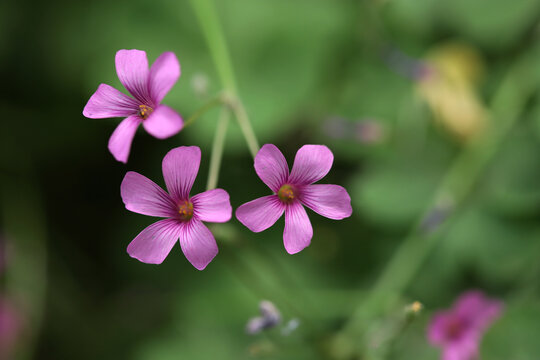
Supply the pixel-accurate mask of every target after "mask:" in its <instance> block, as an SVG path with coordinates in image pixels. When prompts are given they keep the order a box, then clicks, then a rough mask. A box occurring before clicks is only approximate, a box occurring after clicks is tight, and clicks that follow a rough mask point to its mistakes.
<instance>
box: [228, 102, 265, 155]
mask: <svg viewBox="0 0 540 360" xmlns="http://www.w3.org/2000/svg"><path fill="white" fill-rule="evenodd" d="M231 108H232V110H233V112H234V115H235V116H236V120H238V125H240V129H242V133H243V134H244V138H245V139H246V142H247V145H248V148H249V151H250V152H251V156H253V158H255V155H257V152H258V151H259V142H258V141H257V137H256V136H255V132H254V131H253V127H251V122H250V121H249V118H248V115H247V113H246V109H245V108H244V105H243V104H242V102H241V101H240V99H236V100H233V102H232V103H231Z"/></svg>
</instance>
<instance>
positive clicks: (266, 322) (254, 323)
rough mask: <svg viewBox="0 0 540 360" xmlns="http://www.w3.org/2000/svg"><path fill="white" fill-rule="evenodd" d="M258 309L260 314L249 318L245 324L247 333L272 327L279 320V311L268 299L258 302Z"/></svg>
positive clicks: (255, 332)
mask: <svg viewBox="0 0 540 360" xmlns="http://www.w3.org/2000/svg"><path fill="white" fill-rule="evenodd" d="M259 311H260V312H261V316H257V317H253V318H251V319H249V321H248V323H247V325H246V332H247V333H248V334H251V335H253V334H257V333H260V332H261V331H263V330H266V329H270V328H273V327H275V326H277V325H278V324H279V323H280V322H281V313H280V312H279V310H278V309H277V307H276V305H274V304H273V303H272V302H270V301H268V300H263V301H261V302H260V303H259Z"/></svg>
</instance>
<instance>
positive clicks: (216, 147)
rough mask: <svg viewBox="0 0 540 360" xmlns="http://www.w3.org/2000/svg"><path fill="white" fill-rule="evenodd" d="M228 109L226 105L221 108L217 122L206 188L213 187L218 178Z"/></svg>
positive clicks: (228, 114) (227, 124) (228, 113)
mask: <svg viewBox="0 0 540 360" xmlns="http://www.w3.org/2000/svg"><path fill="white" fill-rule="evenodd" d="M230 115H231V114H230V110H229V108H227V107H226V106H223V107H222V108H221V112H220V114H219V119H218V123H217V128H216V133H215V134H214V141H213V143H212V155H211V156H210V169H209V170H208V183H207V184H206V189H207V190H211V189H215V188H216V186H217V183H218V178H219V168H220V166H221V158H222V157H223V147H224V145H225V137H226V135H227V127H228V126H229V118H230Z"/></svg>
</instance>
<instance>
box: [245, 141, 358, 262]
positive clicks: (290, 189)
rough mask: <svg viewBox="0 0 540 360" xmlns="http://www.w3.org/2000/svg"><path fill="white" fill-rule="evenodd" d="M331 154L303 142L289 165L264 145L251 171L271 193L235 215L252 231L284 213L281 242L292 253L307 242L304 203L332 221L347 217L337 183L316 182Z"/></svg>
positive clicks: (344, 197)
mask: <svg viewBox="0 0 540 360" xmlns="http://www.w3.org/2000/svg"><path fill="white" fill-rule="evenodd" d="M333 161H334V155H332V152H331V151H330V149H328V148H327V147H326V146H323V145H304V146H302V147H301V148H300V150H298V152H297V153H296V157H295V159H294V165H293V168H292V171H291V173H290V174H289V166H288V165H287V161H286V160H285V157H283V154H282V153H281V151H279V149H278V148H277V147H276V146H274V145H272V144H266V145H264V146H263V147H262V148H261V150H260V151H259V152H258V153H257V156H255V171H256V172H257V175H259V177H260V178H261V180H262V181H263V182H264V183H265V184H266V185H267V186H268V187H269V188H270V189H271V190H272V191H273V192H274V195H269V196H265V197H262V198H258V199H255V200H253V201H250V202H248V203H245V204H243V205H241V206H240V207H239V208H238V209H237V210H236V217H237V218H238V220H240V222H241V223H242V224H244V225H245V226H247V227H248V228H249V229H250V230H251V231H253V232H260V231H263V230H266V229H268V228H269V227H270V226H272V225H273V224H274V223H275V222H276V221H277V220H278V219H279V218H280V217H281V215H283V213H285V231H284V233H283V243H284V245H285V249H286V250H287V252H288V253H289V254H295V253H297V252H299V251H301V250H303V249H304V248H305V247H307V246H308V245H309V244H310V242H311V237H312V236H313V228H312V227H311V223H310V221H309V218H308V216H307V213H306V210H305V209H304V206H303V205H305V206H307V207H308V208H310V209H311V210H313V211H315V212H316V213H318V214H320V215H322V216H325V217H327V218H330V219H334V220H341V219H344V218H346V217H349V216H351V214H352V208H351V198H350V197H349V194H348V193H347V190H345V188H343V187H341V186H338V185H328V184H316V185H313V183H314V182H315V181H318V180H320V179H322V178H323V177H324V176H325V175H326V174H328V172H329V171H330V168H331V167H332V163H333Z"/></svg>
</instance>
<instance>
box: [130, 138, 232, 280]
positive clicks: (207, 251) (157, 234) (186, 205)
mask: <svg viewBox="0 0 540 360" xmlns="http://www.w3.org/2000/svg"><path fill="white" fill-rule="evenodd" d="M200 162H201V150H200V149H199V148H198V147H196V146H189V147H186V146H181V147H178V148H175V149H172V150H171V151H169V152H168V153H167V155H165V157H164V158H163V164H162V169H163V177H164V178H165V184H166V186H167V190H168V193H167V192H165V191H164V190H163V189H162V188H161V187H159V186H158V185H156V184H155V183H154V182H153V181H151V180H150V179H148V178H146V177H145V176H143V175H141V174H138V173H136V172H133V171H130V172H128V173H127V174H126V176H125V177H124V180H123V181H122V185H121V188H120V190H121V195H122V200H123V201H124V204H125V205H126V209H128V210H130V211H133V212H136V213H139V214H143V215H149V216H157V217H165V218H167V219H164V220H160V221H158V222H156V223H154V224H152V225H150V226H148V227H147V228H146V229H144V230H143V231H142V232H141V233H140V234H139V235H137V237H136V238H135V239H134V240H133V241H132V242H131V243H130V244H129V246H128V248H127V252H128V253H129V255H130V256H131V257H134V258H136V259H138V260H140V261H142V262H144V263H149V264H161V263H162V262H163V260H165V258H166V257H167V255H168V254H169V252H170V251H171V249H172V247H173V246H174V244H175V243H176V241H177V240H178V239H180V246H181V248H182V251H183V252H184V255H185V256H186V258H187V259H188V260H189V262H190V263H191V264H192V265H193V266H195V267H196V268H197V269H198V270H203V269H204V268H205V267H206V265H208V263H210V261H212V259H213V258H214V257H215V256H216V254H217V253H218V248H217V244H216V240H215V239H214V236H213V235H212V233H211V232H210V230H209V229H208V228H207V227H206V226H205V225H204V224H203V223H202V221H207V222H216V223H222V222H227V221H229V220H230V219H231V213H232V208H231V204H230V201H229V194H228V193H227V192H226V191H225V190H223V189H213V190H208V191H205V192H203V193H200V194H197V195H195V196H193V197H190V196H189V192H190V190H191V187H192V186H193V182H194V181H195V177H196V176H197V173H198V171H199V164H200Z"/></svg>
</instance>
